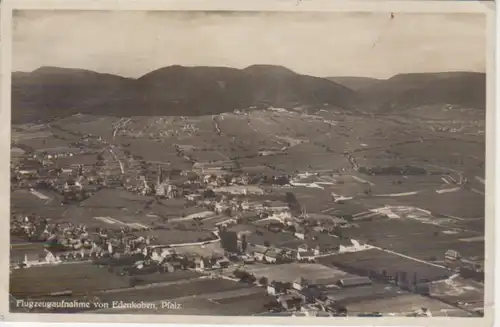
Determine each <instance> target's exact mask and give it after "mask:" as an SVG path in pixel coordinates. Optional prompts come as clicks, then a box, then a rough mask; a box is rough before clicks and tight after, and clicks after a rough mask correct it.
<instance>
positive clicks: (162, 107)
mask: <svg viewBox="0 0 500 327" xmlns="http://www.w3.org/2000/svg"><path fill="white" fill-rule="evenodd" d="M357 102H358V99H357V94H356V93H355V92H354V91H352V90H351V89H349V88H347V87H344V86H342V85H340V84H337V83H334V82H332V81H329V80H326V79H322V78H317V77H312V76H305V75H300V74H297V73H295V72H293V71H291V70H288V69H286V68H284V67H279V66H267V65H255V66H250V67H248V68H246V69H243V70H240V69H234V68H225V67H182V66H170V67H164V68H160V69H158V70H155V71H153V72H150V73H148V74H146V75H144V76H142V77H140V78H138V79H135V80H132V79H125V78H122V77H119V76H113V75H105V74H98V73H95V72H88V71H82V70H75V69H63V68H50V67H48V68H41V69H38V70H36V71H34V72H31V73H14V74H13V91H12V108H13V115H12V118H13V122H14V123H16V122H29V121H34V120H42V121H43V120H45V121H46V120H51V119H54V117H60V116H70V115H73V114H76V113H83V114H93V115H112V116H134V115H138V114H140V115H148V116H153V115H156V116H179V115H182V116H197V115H208V114H218V113H223V112H230V111H233V110H235V109H247V108H250V107H269V106H272V107H284V108H294V107H297V106H314V107H320V106H321V107H323V106H325V105H327V106H332V107H337V108H343V109H355V108H356V107H357Z"/></svg>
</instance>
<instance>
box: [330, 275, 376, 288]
mask: <svg viewBox="0 0 500 327" xmlns="http://www.w3.org/2000/svg"><path fill="white" fill-rule="evenodd" d="M372 283H373V282H372V281H371V279H370V278H368V277H362V276H359V277H358V276H356V277H348V278H342V279H341V280H339V281H338V283H337V285H338V286H340V287H342V288H346V287H357V286H365V285H371V284H372Z"/></svg>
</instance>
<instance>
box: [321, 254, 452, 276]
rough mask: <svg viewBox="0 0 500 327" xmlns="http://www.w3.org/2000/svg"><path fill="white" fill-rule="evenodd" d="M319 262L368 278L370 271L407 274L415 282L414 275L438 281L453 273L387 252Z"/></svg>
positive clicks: (347, 256) (354, 255)
mask: <svg viewBox="0 0 500 327" xmlns="http://www.w3.org/2000/svg"><path fill="white" fill-rule="evenodd" d="M318 261H319V262H320V263H322V264H324V265H328V266H334V267H337V268H339V269H343V270H346V271H350V270H352V272H353V273H355V272H358V273H360V274H361V273H362V272H363V275H365V276H368V274H369V271H370V270H372V271H375V272H377V273H378V274H382V273H383V272H384V271H385V272H386V274H387V276H393V277H394V276H395V275H396V274H397V273H406V274H407V276H408V280H410V281H411V280H413V278H414V274H416V275H417V280H428V281H432V280H437V279H443V278H447V277H449V276H451V272H450V271H448V270H447V269H445V268H440V267H437V266H433V265H430V264H427V263H424V262H418V261H415V260H411V259H408V258H405V257H401V256H398V255H395V254H392V253H388V252H385V251H381V250H377V249H372V250H365V251H360V252H354V253H344V254H336V255H331V256H325V257H322V258H320V259H318Z"/></svg>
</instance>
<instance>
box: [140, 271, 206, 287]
mask: <svg viewBox="0 0 500 327" xmlns="http://www.w3.org/2000/svg"><path fill="white" fill-rule="evenodd" d="M200 276H201V274H199V273H197V272H194V271H189V270H186V271H184V270H178V271H174V272H170V273H161V274H160V273H157V274H150V275H138V276H134V277H135V284H136V285H148V284H156V283H166V282H177V281H182V280H190V279H195V278H198V277H200Z"/></svg>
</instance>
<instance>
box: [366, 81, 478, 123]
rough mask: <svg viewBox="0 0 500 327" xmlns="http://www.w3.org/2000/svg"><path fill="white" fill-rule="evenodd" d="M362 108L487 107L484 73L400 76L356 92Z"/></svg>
mask: <svg viewBox="0 0 500 327" xmlns="http://www.w3.org/2000/svg"><path fill="white" fill-rule="evenodd" d="M357 91H358V94H359V96H360V97H361V98H362V99H363V109H364V110H367V111H372V112H379V113H390V112H400V111H405V110H409V109H412V108H417V107H422V106H436V105H452V106H457V107H464V108H471V109H480V110H484V109H485V107H486V74H484V73H472V72H448V73H425V74H400V75H395V76H393V77H391V78H389V79H387V80H383V81H380V82H377V83H373V84H372V85H369V86H366V87H363V88H360V89H358V90H357Z"/></svg>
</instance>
